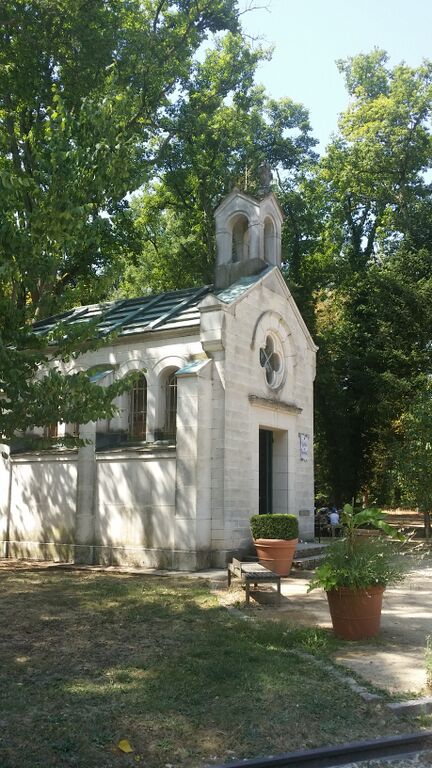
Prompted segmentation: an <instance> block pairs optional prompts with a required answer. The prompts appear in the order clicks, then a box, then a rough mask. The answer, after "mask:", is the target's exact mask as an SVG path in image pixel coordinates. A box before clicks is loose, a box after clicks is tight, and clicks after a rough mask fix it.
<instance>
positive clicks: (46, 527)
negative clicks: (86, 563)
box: [7, 455, 77, 560]
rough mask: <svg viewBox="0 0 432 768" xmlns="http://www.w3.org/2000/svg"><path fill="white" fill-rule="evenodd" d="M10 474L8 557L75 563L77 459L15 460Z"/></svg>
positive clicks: (28, 458) (50, 457) (38, 458)
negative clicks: (73, 558)
mask: <svg viewBox="0 0 432 768" xmlns="http://www.w3.org/2000/svg"><path fill="white" fill-rule="evenodd" d="M10 471H11V492H10V514H9V524H8V529H9V530H8V533H9V535H8V537H7V538H8V540H9V542H8V554H9V556H11V557H15V556H16V557H31V558H35V559H49V560H70V559H72V557H73V546H72V545H73V542H74V535H75V510H76V481H77V458H76V456H72V457H62V456H58V457H57V456H49V455H47V456H46V457H43V458H42V457H40V456H34V457H27V458H14V459H12V460H11V461H10Z"/></svg>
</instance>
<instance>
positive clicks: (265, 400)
mask: <svg viewBox="0 0 432 768" xmlns="http://www.w3.org/2000/svg"><path fill="white" fill-rule="evenodd" d="M248 399H249V402H250V403H251V405H258V406H261V407H262V408H271V409H272V410H274V411H285V412H287V411H288V413H301V412H302V410H303V408H300V407H299V406H298V405H296V403H285V402H284V401H283V400H277V398H275V397H260V396H259V395H249V396H248Z"/></svg>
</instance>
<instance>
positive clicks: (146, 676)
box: [0, 567, 416, 768]
mask: <svg viewBox="0 0 432 768" xmlns="http://www.w3.org/2000/svg"><path fill="white" fill-rule="evenodd" d="M0 595H1V598H0V600H1V622H0V635H1V640H0V765H1V767H2V768H17V766H19V768H38V767H39V766H40V767H41V768H42V766H43V768H48V767H50V766H55V767H56V768H59V767H61V766H80V767H81V768H93V767H94V768H96V767H97V768H111V766H120V767H121V766H130V765H135V766H136V765H138V766H140V765H141V766H143V768H144V767H145V768H165V766H166V765H170V766H175V768H180V767H181V768H183V767H184V768H186V766H187V768H194V767H195V766H204V765H208V764H217V763H223V762H228V761H230V760H234V759H235V758H240V757H257V756H260V755H270V754H276V753H279V752H285V751H291V750H295V749H304V748H310V747H316V746H320V745H326V744H335V743H337V742H343V741H353V740H356V739H361V738H373V737H376V736H379V735H385V734H396V733H398V732H403V731H405V732H407V731H410V730H414V729H415V728H416V724H413V723H412V722H410V721H404V720H403V719H396V718H395V717H394V716H393V715H391V714H390V713H389V712H388V711H387V710H385V709H384V708H383V707H382V705H381V706H379V705H378V708H377V705H376V704H375V705H373V704H366V703H365V702H363V700H362V699H360V698H359V697H357V696H356V695H355V694H354V693H353V692H352V691H351V690H350V689H349V688H345V687H344V686H343V685H342V684H341V683H340V682H337V681H336V680H335V679H334V678H333V677H332V676H331V675H329V674H327V672H326V671H325V669H324V668H323V669H321V668H319V667H317V666H316V665H311V664H308V662H307V661H305V660H303V659H299V658H298V656H296V655H295V654H293V652H292V651H293V649H296V648H297V649H301V650H308V651H311V652H313V653H322V654H325V653H326V648H327V646H328V644H331V642H332V641H331V639H330V634H329V633H326V632H324V631H318V630H299V629H297V630H296V629H292V630H290V629H288V631H287V625H286V623H279V622H277V621H272V622H267V623H264V622H260V621H254V622H250V621H245V620H244V619H242V618H241V617H239V616H235V615H233V613H232V612H231V613H229V612H227V611H226V610H225V609H224V608H222V607H220V606H219V604H218V602H217V600H216V598H215V596H214V595H212V594H211V593H210V592H209V589H208V585H207V584H206V582H204V581H202V580H197V579H188V578H175V577H164V578H157V577H153V576H145V575H139V576H136V575H128V574H119V573H116V574H113V573H109V574H107V573H97V572H88V571H64V570H55V569H54V570H53V569H50V570H40V569H29V570H25V569H22V568H21V569H20V568H17V569H13V568H10V567H6V568H3V569H2V570H0ZM121 739H127V740H128V741H129V742H130V744H131V746H132V748H133V750H134V751H133V752H131V753H130V754H125V753H122V752H121V751H120V750H119V749H118V747H117V744H118V742H119V741H120V740H121Z"/></svg>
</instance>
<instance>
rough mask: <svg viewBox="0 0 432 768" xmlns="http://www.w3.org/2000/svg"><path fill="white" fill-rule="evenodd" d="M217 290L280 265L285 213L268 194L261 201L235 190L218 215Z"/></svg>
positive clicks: (270, 193)
mask: <svg viewBox="0 0 432 768" xmlns="http://www.w3.org/2000/svg"><path fill="white" fill-rule="evenodd" d="M215 220H216V270H215V287H216V288H227V287H228V286H229V285H231V284H232V283H235V282H236V280H238V279H239V278H240V277H245V276H248V275H256V274H259V272H262V271H263V269H265V268H266V267H268V266H274V267H280V265H281V229H282V222H283V215H282V211H281V209H280V207H279V204H278V202H277V200H276V198H275V196H274V194H273V192H269V193H268V194H266V195H265V197H264V198H263V199H262V200H260V201H258V200H255V199H254V198H252V197H249V195H246V194H245V193H244V192H241V191H240V190H239V189H237V188H235V189H233V191H232V192H230V194H229V195H227V197H225V198H224V200H222V202H221V204H220V205H219V207H218V208H217V209H216V212H215Z"/></svg>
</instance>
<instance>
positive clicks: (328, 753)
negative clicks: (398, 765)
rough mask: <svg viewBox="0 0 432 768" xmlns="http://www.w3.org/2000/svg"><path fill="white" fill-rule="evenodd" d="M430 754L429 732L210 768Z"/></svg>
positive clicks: (318, 765) (312, 765)
mask: <svg viewBox="0 0 432 768" xmlns="http://www.w3.org/2000/svg"><path fill="white" fill-rule="evenodd" d="M428 750H432V731H426V732H423V733H410V734H405V735H402V736H390V737H388V738H383V739H377V740H375V741H355V742H352V743H349V744H338V745H337V746H335V747H322V748H319V749H310V750H307V751H304V752H288V753H286V754H283V755H276V756H275V757H259V758H256V759H253V760H236V761H235V762H231V763H224V764H223V765H219V766H213V768H288V767H290V768H332V766H338V765H347V764H349V763H359V762H362V761H364V760H380V759H381V760H384V759H386V758H400V759H402V758H404V757H414V756H416V755H419V754H421V753H422V752H425V751H428Z"/></svg>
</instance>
